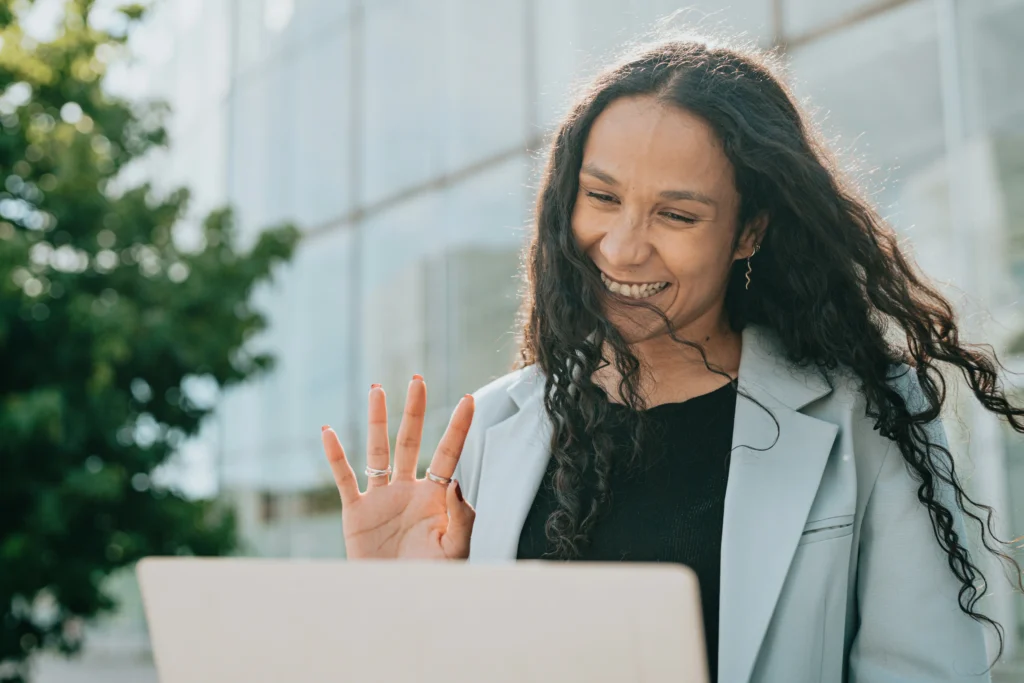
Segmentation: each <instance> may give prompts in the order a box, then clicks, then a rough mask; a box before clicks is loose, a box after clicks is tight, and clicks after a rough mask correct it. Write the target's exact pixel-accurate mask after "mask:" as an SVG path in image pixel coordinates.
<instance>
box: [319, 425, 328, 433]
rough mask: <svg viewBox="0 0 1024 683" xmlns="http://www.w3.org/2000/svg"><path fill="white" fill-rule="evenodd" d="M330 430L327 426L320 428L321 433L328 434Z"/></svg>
mask: <svg viewBox="0 0 1024 683" xmlns="http://www.w3.org/2000/svg"><path fill="white" fill-rule="evenodd" d="M328 429H330V427H328V426H327V425H324V426H323V427H321V428H320V431H321V432H326V431H327V430H328Z"/></svg>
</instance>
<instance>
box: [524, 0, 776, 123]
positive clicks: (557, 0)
mask: <svg viewBox="0 0 1024 683" xmlns="http://www.w3.org/2000/svg"><path fill="white" fill-rule="evenodd" d="M682 6H683V7H685V8H686V9H685V10H684V11H682V12H680V13H679V14H678V15H675V18H674V19H672V20H671V21H669V22H668V23H667V25H666V27H667V28H668V29H669V30H671V29H673V28H675V29H693V28H694V27H696V28H697V29H703V30H705V31H707V32H711V33H716V34H721V35H725V36H728V37H732V36H734V35H737V34H739V33H741V32H742V33H744V34H745V35H746V36H747V37H749V38H751V39H753V40H755V41H757V42H759V43H768V42H770V41H771V2H770V0H735V1H734V2H730V3H727V4H725V5H724V6H723V3H721V2H715V1H714V0H702V1H699V2H687V3H683V5H682ZM679 9H680V3H678V2H672V1H671V0H631V1H629V2H623V1H622V0H550V1H548V0H546V1H545V2H543V3H536V9H535V10H534V13H535V14H534V26H535V29H534V30H535V41H536V45H537V48H536V49H537V57H536V62H537V71H538V74H537V78H538V87H539V90H540V96H539V102H538V103H537V106H538V115H539V117H540V123H541V125H543V126H553V125H556V124H557V122H558V121H559V120H560V119H561V117H562V115H563V114H564V113H565V112H566V111H567V110H568V106H569V103H570V99H571V93H572V91H573V90H574V89H575V87H576V86H577V85H578V84H579V83H580V81H584V80H586V79H587V78H589V77H591V76H593V75H594V74H595V73H597V72H598V71H599V70H600V69H601V68H602V67H603V66H604V65H605V64H606V63H610V61H611V60H612V59H614V58H615V57H616V56H617V55H618V54H619V53H620V52H621V51H622V50H623V49H624V48H626V47H627V45H628V44H629V43H632V42H635V41H641V42H643V41H646V40H650V39H651V38H654V37H662V36H664V35H668V36H670V35H671V33H669V34H661V33H658V34H655V33H653V32H654V31H655V29H656V28H657V23H658V21H659V20H662V19H665V18H666V17H669V16H672V15H674V14H675V13H676V11H677V10H679Z"/></svg>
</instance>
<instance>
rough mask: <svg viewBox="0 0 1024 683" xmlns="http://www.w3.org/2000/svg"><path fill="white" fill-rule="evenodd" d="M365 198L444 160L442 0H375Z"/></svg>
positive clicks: (368, 62) (365, 125)
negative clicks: (439, 2)
mask: <svg viewBox="0 0 1024 683" xmlns="http://www.w3.org/2000/svg"><path fill="white" fill-rule="evenodd" d="M364 25H365V54H364V57H363V64H362V65H361V68H362V74H363V75H362V82H363V84H364V89H365V92H364V96H363V100H364V101H363V107H364V109H363V119H362V132H363V139H362V143H363V145H364V148H363V154H362V166H363V189H364V194H365V199H366V200H367V201H369V202H375V201H378V200H380V199H382V198H384V197H386V196H387V195H389V194H393V193H395V192H397V191H398V190H400V189H403V188H407V187H409V186H411V185H416V184H417V183H422V182H424V181H426V180H427V179H428V178H430V177H432V176H434V175H436V174H438V173H439V172H440V171H441V169H442V167H443V160H442V154H443V150H444V142H443V139H442V136H440V135H438V131H439V130H444V129H445V125H446V121H445V113H446V112H445V97H446V94H445V89H446V87H447V83H446V82H445V78H444V61H443V55H444V49H445V47H444V41H443V39H442V37H443V34H444V26H445V16H444V13H443V12H441V11H440V10H439V7H438V3H437V2H436V0H390V1H389V2H378V3H371V4H370V5H369V6H367V8H366V16H365V24H364Z"/></svg>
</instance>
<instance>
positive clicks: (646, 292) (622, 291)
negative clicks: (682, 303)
mask: <svg viewBox="0 0 1024 683" xmlns="http://www.w3.org/2000/svg"><path fill="white" fill-rule="evenodd" d="M601 282H603V283H604V286H605V288H606V289H607V290H608V291H609V292H613V293H615V294H619V295H621V296H626V297H629V298H630V299H646V298H647V297H649V296H654V295H655V294H657V293H658V292H660V291H661V290H663V289H665V288H666V287H668V283H667V282H645V283H643V284H638V283H633V284H627V283H625V282H616V281H615V280H612V279H611V278H609V277H608V276H607V275H605V274H604V273H601Z"/></svg>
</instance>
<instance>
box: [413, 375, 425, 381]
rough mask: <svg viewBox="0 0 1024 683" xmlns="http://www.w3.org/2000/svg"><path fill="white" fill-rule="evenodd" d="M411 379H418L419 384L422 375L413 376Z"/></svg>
mask: <svg viewBox="0 0 1024 683" xmlns="http://www.w3.org/2000/svg"><path fill="white" fill-rule="evenodd" d="M412 378H413V379H418V380H419V381H421V382H422V381H423V375H413V376H412Z"/></svg>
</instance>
